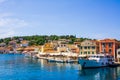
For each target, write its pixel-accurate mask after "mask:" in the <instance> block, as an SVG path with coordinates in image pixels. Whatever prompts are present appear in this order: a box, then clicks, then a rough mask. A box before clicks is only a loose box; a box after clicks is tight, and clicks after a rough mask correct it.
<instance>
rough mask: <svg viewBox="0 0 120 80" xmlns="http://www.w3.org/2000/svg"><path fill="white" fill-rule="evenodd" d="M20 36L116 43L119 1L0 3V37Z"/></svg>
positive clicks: (7, 0) (16, 0)
mask: <svg viewBox="0 0 120 80" xmlns="http://www.w3.org/2000/svg"><path fill="white" fill-rule="evenodd" d="M24 35H76V36H77V37H87V38H96V39H103V38H116V39H119V40H120V0H0V38H5V37H12V36H24Z"/></svg>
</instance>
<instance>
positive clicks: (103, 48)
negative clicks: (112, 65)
mask: <svg viewBox="0 0 120 80" xmlns="http://www.w3.org/2000/svg"><path fill="white" fill-rule="evenodd" d="M118 48H119V41H117V40H116V39H103V40H100V41H99V51H100V53H106V54H110V55H112V56H114V58H116V57H117V54H116V52H117V49H118Z"/></svg>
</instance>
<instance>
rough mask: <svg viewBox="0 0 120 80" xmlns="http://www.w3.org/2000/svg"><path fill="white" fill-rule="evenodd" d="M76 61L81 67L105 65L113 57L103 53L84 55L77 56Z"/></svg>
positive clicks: (109, 62) (110, 62)
mask: <svg viewBox="0 0 120 80" xmlns="http://www.w3.org/2000/svg"><path fill="white" fill-rule="evenodd" d="M78 63H79V64H80V65H81V67H82V68H98V67H106V66H109V65H110V64H112V63H113V57H112V56H110V55H105V54H95V55H90V56H86V57H79V58H78Z"/></svg>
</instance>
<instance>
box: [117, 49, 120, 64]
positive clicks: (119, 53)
mask: <svg viewBox="0 0 120 80" xmlns="http://www.w3.org/2000/svg"><path fill="white" fill-rule="evenodd" d="M117 60H118V62H120V48H119V49H117Z"/></svg>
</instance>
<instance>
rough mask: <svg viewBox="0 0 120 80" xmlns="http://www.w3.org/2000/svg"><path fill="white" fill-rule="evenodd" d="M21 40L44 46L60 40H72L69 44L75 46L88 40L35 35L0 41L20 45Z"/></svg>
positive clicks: (73, 37)
mask: <svg viewBox="0 0 120 80" xmlns="http://www.w3.org/2000/svg"><path fill="white" fill-rule="evenodd" d="M21 39H23V40H28V41H29V45H43V44H45V43H46V42H48V41H53V40H59V39H68V40H70V42H69V44H73V43H74V42H82V41H84V40H86V39H88V38H77V37H76V36H74V35H62V36H57V35H50V36H48V35H33V36H15V37H12V38H10V37H9V38H4V39H0V43H3V42H4V43H6V44H8V43H9V42H10V41H11V40H16V42H17V43H20V41H21Z"/></svg>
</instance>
